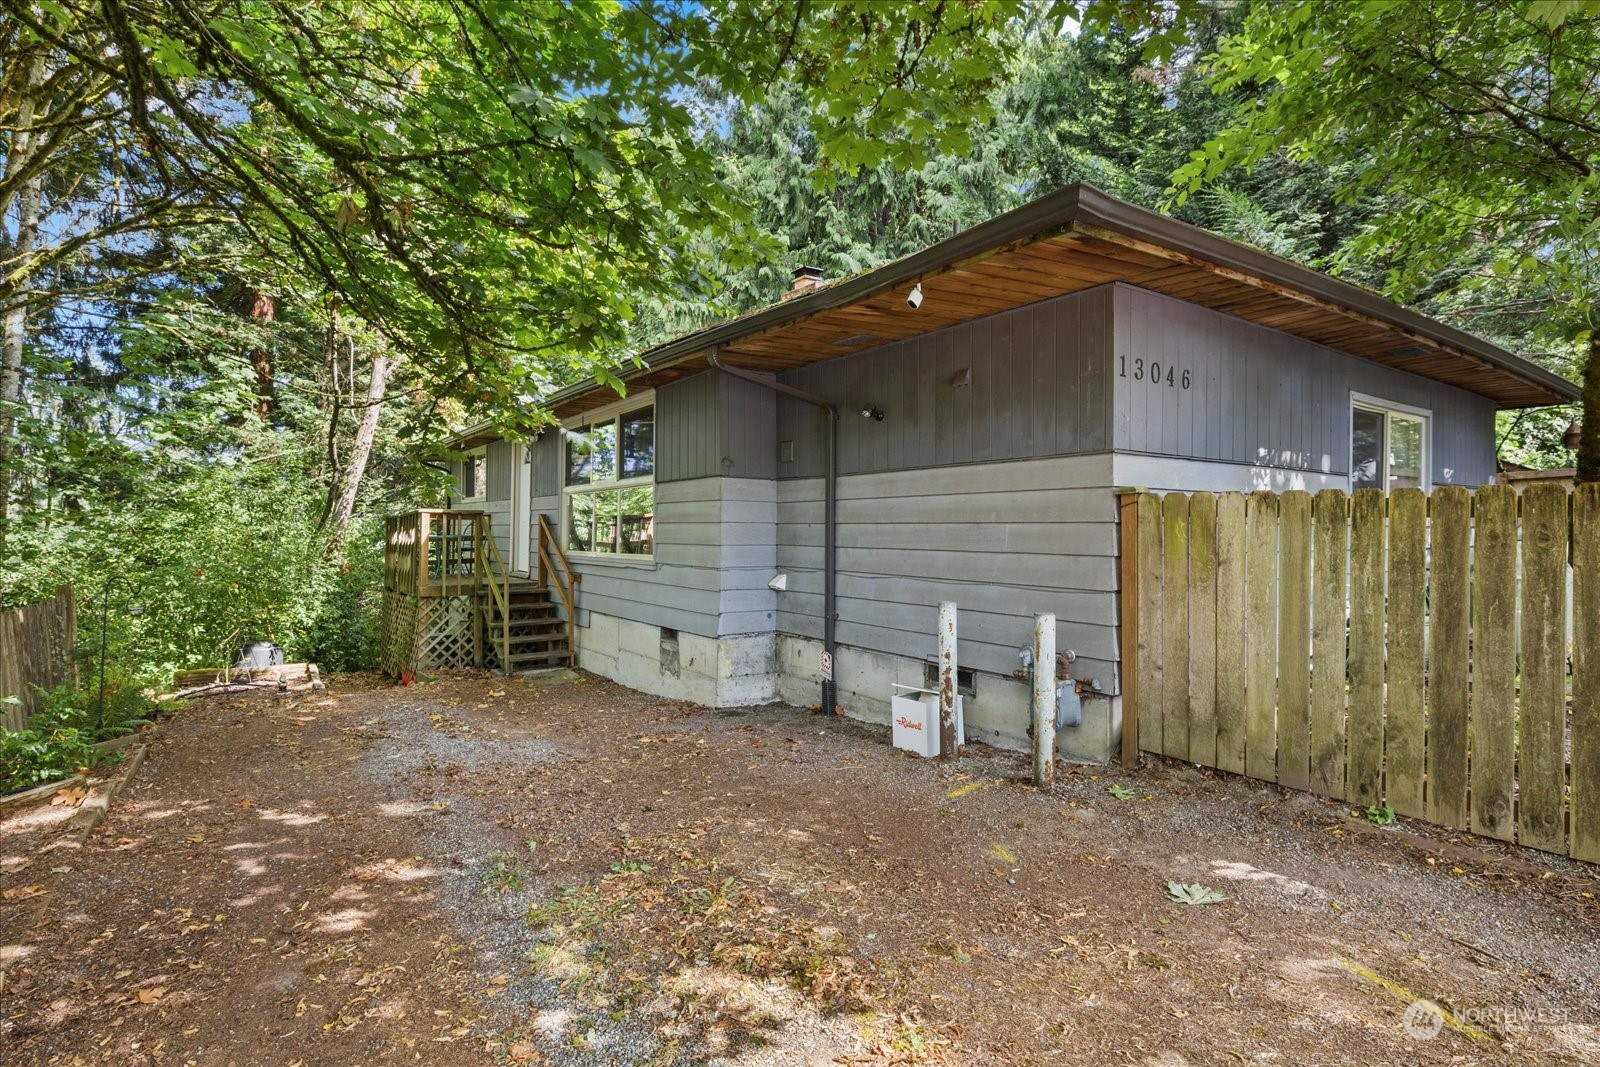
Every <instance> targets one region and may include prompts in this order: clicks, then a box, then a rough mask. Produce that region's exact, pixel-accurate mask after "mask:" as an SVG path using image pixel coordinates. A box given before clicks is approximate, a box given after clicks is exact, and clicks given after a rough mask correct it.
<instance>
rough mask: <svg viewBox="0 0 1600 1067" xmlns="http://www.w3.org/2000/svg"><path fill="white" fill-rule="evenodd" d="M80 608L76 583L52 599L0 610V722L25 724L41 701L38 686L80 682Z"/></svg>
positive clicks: (13, 727) (47, 687)
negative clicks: (13, 700) (11, 699)
mask: <svg viewBox="0 0 1600 1067" xmlns="http://www.w3.org/2000/svg"><path fill="white" fill-rule="evenodd" d="M76 650H77V608H76V605H75V602H74V600H73V593H72V587H71V586H70V585H64V586H62V587H61V588H60V589H58V590H57V591H56V595H55V596H54V597H52V598H50V599H49V600H38V601H35V602H34V603H32V604H24V605H22V606H21V607H18V608H12V609H10V610H8V611H0V698H5V697H15V698H16V703H11V702H9V701H8V702H6V703H4V704H0V727H3V728H5V729H7V730H21V729H22V728H23V727H24V726H26V725H27V721H28V719H29V717H31V716H32V715H33V713H34V712H35V711H37V710H38V707H39V702H40V701H39V693H40V690H50V689H54V688H55V687H56V686H59V685H75V684H77V658H76Z"/></svg>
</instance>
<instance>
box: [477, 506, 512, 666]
mask: <svg viewBox="0 0 1600 1067" xmlns="http://www.w3.org/2000/svg"><path fill="white" fill-rule="evenodd" d="M478 537H479V540H480V542H481V544H482V546H483V548H482V550H481V551H479V552H478V553H477V556H478V571H479V574H480V580H481V581H482V582H483V584H484V585H486V586H488V588H489V595H490V596H491V597H493V598H494V604H495V607H497V608H498V609H500V673H501V674H510V673H511V572H509V571H508V570H506V563H505V560H504V559H502V558H501V556H500V545H499V543H498V542H496V541H495V539H494V534H493V531H492V530H491V529H490V519H489V516H488V515H483V516H481V519H480V521H479V524H478Z"/></svg>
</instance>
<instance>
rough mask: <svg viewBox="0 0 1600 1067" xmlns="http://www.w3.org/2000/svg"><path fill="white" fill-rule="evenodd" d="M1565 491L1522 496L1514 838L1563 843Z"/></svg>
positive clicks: (1553, 845)
mask: <svg viewBox="0 0 1600 1067" xmlns="http://www.w3.org/2000/svg"><path fill="white" fill-rule="evenodd" d="M1567 501H1568V494H1567V490H1566V489H1565V488H1564V487H1562V486H1559V485H1533V486H1529V487H1528V491H1527V492H1525V493H1524V494H1523V495H1522V707H1521V713H1520V716H1519V723H1518V730H1517V798H1518V804H1517V840H1518V841H1519V842H1520V843H1521V844H1523V845H1526V846H1529V847H1532V848H1539V849H1544V850H1545V851H1546V852H1561V851H1563V846H1564V845H1565V844H1566V833H1567V828H1566V802H1565V793H1566V784H1567V753H1566V739H1567V693H1566V685H1567V514H1568V511H1567V508H1568V503H1567Z"/></svg>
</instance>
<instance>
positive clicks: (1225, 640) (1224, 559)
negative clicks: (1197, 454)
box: [1217, 493, 1245, 774]
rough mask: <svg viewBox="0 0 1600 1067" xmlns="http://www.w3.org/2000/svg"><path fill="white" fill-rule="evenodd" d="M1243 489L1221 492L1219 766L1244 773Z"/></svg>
mask: <svg viewBox="0 0 1600 1067" xmlns="http://www.w3.org/2000/svg"><path fill="white" fill-rule="evenodd" d="M1244 514H1245V499H1244V494H1243V493H1223V494H1222V495H1221V496H1219V497H1217V767H1218V768H1220V769H1221V770H1224V771H1232V772H1233V773H1234V774H1243V773H1244V750H1245V666H1244V664H1245V660H1244V566H1245V533H1244Z"/></svg>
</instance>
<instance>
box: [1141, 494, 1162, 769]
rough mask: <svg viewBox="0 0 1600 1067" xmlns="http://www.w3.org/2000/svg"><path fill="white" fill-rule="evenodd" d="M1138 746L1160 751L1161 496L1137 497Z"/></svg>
mask: <svg viewBox="0 0 1600 1067" xmlns="http://www.w3.org/2000/svg"><path fill="white" fill-rule="evenodd" d="M1138 508H1139V515H1138V527H1139V607H1138V611H1139V645H1138V648H1139V651H1138V659H1137V669H1138V671H1139V695H1140V699H1139V701H1138V706H1137V709H1136V714H1137V715H1138V717H1139V726H1138V729H1139V747H1140V748H1142V749H1144V750H1145V751H1147V752H1161V751H1163V749H1162V741H1161V713H1162V696H1163V693H1164V689H1163V685H1162V681H1163V679H1162V676H1161V674H1162V671H1161V651H1162V647H1161V642H1162V633H1161V629H1162V627H1161V498H1160V497H1157V496H1153V495H1151V494H1149V493H1145V494H1143V495H1141V496H1140V497H1139V504H1138Z"/></svg>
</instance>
